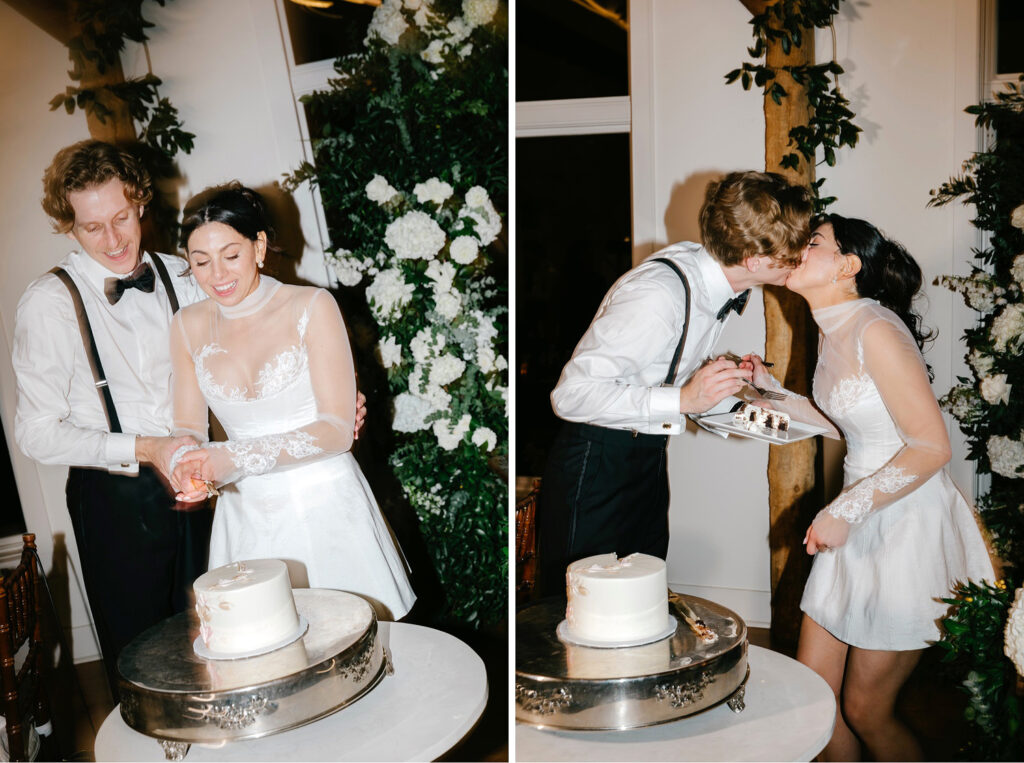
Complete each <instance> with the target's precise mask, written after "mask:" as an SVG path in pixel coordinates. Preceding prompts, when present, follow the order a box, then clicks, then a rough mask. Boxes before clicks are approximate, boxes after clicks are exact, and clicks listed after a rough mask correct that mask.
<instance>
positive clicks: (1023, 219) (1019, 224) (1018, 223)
mask: <svg viewBox="0 0 1024 763" xmlns="http://www.w3.org/2000/svg"><path fill="white" fill-rule="evenodd" d="M1010 225H1012V226H1013V227H1014V228H1022V229H1024V204H1021V205H1020V206H1019V207H1017V208H1016V209H1014V210H1013V214H1011V215H1010Z"/></svg>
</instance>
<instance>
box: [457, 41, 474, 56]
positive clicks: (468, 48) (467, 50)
mask: <svg viewBox="0 0 1024 763" xmlns="http://www.w3.org/2000/svg"><path fill="white" fill-rule="evenodd" d="M472 52H473V43H471V42H467V43H466V44H465V45H463V46H462V47H461V48H459V58H466V57H467V56H469V55H470V54H472Z"/></svg>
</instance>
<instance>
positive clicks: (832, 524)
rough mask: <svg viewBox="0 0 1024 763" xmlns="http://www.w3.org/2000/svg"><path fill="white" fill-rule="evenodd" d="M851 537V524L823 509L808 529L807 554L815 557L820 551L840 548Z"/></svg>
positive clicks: (805, 538)
mask: <svg viewBox="0 0 1024 763" xmlns="http://www.w3.org/2000/svg"><path fill="white" fill-rule="evenodd" d="M849 536H850V523H849V522H847V521H846V520H845V519H840V518H839V517H834V516H832V515H831V514H829V513H828V512H827V511H826V510H825V509H822V510H821V511H819V512H818V515H817V516H816V517H815V518H814V521H813V522H811V526H810V527H808V528H807V534H806V535H805V536H804V543H805V544H806V545H807V553H808V554H812V555H813V554H817V553H818V552H820V551H829V550H831V549H833V548H839V547H840V546H842V545H843V544H845V543H846V539H847V538H848V537H849Z"/></svg>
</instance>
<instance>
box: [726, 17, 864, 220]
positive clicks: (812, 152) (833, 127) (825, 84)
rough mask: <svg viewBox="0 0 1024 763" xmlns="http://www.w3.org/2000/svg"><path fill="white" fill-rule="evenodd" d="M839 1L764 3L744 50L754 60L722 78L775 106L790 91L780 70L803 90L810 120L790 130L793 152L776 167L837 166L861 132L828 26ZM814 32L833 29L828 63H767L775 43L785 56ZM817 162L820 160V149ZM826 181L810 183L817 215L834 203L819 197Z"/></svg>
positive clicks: (830, 199)
mask: <svg viewBox="0 0 1024 763" xmlns="http://www.w3.org/2000/svg"><path fill="white" fill-rule="evenodd" d="M841 2H842V0H779V2H776V3H773V4H771V5H768V6H767V7H766V8H765V9H764V11H763V12H762V13H758V14H755V15H754V17H753V18H752V19H751V20H750V23H751V25H752V26H753V35H754V44H753V45H752V46H751V47H749V48H747V52H748V53H749V54H750V56H751V57H752V58H754V59H758V60H757V61H753V62H751V61H744V62H743V64H742V66H740V68H738V69H733V70H732V71H731V72H729V73H728V74H726V75H725V81H726V83H727V84H732V83H733V82H736V81H739V83H740V84H741V85H742V86H743V89H744V90H749V89H750V88H751V87H752V86H755V85H756V86H757V87H760V88H761V89H762V91H763V93H764V96H765V97H766V98H771V99H772V100H773V101H774V102H775V103H776V104H779V103H781V102H782V99H783V98H785V97H787V96H788V95H789V93H788V92H787V91H786V89H785V88H784V87H783V86H782V85H781V84H780V83H779V81H778V79H779V77H778V75H779V72H780V71H786V72H787V73H789V75H790V76H791V77H792V78H793V81H794V82H795V83H796V84H797V85H801V86H802V87H803V88H804V90H805V91H806V96H807V101H808V105H809V107H810V118H809V120H808V123H807V124H806V125H796V126H794V127H793V128H792V129H790V131H789V145H790V146H792V147H793V150H792V151H790V152H789V153H788V154H786V155H784V156H783V157H782V160H781V162H780V167H782V168H783V169H793V170H797V169H799V168H800V164H801V162H806V163H809V164H811V165H812V166H815V165H817V164H821V163H822V162H824V163H825V164H827V165H828V166H830V167H832V166H835V163H836V151H837V150H839V149H840V148H842V147H843V146H848V147H850V148H853V147H854V146H856V145H857V139H858V137H859V134H860V132H861V128H860V127H858V126H857V125H856V124H854V123H853V118H854V117H855V116H856V115H855V114H854V113H853V112H852V111H851V110H850V108H849V106H850V102H849V101H848V100H847V99H846V96H844V95H843V94H842V91H841V90H840V89H839V75H841V74H843V73H844V72H843V67H841V66H840V65H839V64H838V63H837V62H836V60H835V44H834V39H835V30H834V28H833V25H832V22H833V18H834V17H835V15H836V14H837V13H838V12H839V4H840V3H841ZM812 29H833V52H832V60H830V61H828V62H826V63H822V64H806V65H798V66H782V67H780V68H778V69H776V68H773V67H772V66H769V65H768V62H767V60H766V53H767V51H768V47H769V45H770V44H774V43H778V44H779V45H780V46H781V47H782V50H783V52H784V53H786V54H788V53H789V52H790V50H792V49H794V48H797V47H799V46H800V45H801V44H802V40H803V35H804V34H806V33H807V32H808V31H809V30H812ZM819 149H820V150H821V156H822V158H821V160H820V161H818V159H817V156H818V150H819ZM824 181H825V179H824V178H818V179H817V180H815V181H813V182H812V183H811V186H812V189H813V191H814V195H815V211H816V212H821V211H823V210H824V209H825V208H826V207H827V206H828V205H830V204H832V203H833V202H834V201H835V197H826V198H821V196H820V193H819V192H820V188H821V184H822V183H823V182H824Z"/></svg>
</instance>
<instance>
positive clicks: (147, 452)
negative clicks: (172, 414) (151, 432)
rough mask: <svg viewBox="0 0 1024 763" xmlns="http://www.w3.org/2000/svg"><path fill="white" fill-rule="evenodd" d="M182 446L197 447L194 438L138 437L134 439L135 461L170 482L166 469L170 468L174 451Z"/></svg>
mask: <svg viewBox="0 0 1024 763" xmlns="http://www.w3.org/2000/svg"><path fill="white" fill-rule="evenodd" d="M183 445H198V443H197V442H196V438H194V437H189V436H188V435H186V436H183V437H145V436H143V435H138V436H137V437H136V438H135V460H136V461H138V462H139V463H140V464H147V465H149V466H152V467H153V468H154V469H156V470H157V471H158V472H160V474H162V475H163V477H164V479H166V480H170V478H171V475H170V474H169V473H168V469H167V467H168V466H170V463H171V456H173V455H174V451H176V450H177V449H178V448H180V447H182V446H183Z"/></svg>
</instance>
